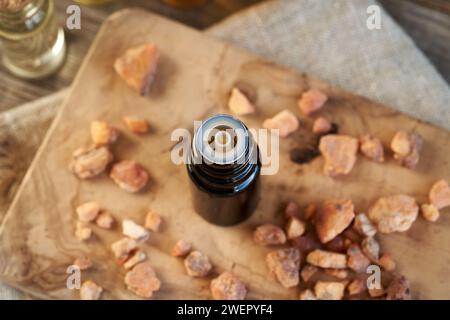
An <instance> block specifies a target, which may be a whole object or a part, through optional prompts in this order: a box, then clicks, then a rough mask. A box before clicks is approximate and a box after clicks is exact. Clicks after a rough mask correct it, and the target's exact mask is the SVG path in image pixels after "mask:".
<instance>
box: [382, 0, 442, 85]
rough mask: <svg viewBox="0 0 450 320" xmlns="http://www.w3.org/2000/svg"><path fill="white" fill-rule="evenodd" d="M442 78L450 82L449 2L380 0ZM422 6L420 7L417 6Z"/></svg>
mask: <svg viewBox="0 0 450 320" xmlns="http://www.w3.org/2000/svg"><path fill="white" fill-rule="evenodd" d="M380 2H381V3H382V4H383V6H384V8H385V9H386V10H387V11H388V12H389V13H390V14H391V15H392V17H393V18H394V19H395V21H397V23H398V24H399V25H400V26H401V27H402V28H403V29H404V30H405V31H406V33H408V34H409V35H410V36H411V38H412V39H413V40H414V41H415V43H416V44H417V46H418V47H419V48H420V49H421V50H422V51H423V52H424V53H425V55H426V56H427V57H428V59H430V61H431V63H433V64H434V66H435V67H436V70H437V71H438V72H439V73H440V74H441V75H442V77H443V78H444V79H445V80H446V81H447V83H449V82H450V2H449V1H429V0H419V1H418V0H415V1H413V2H411V1H406V0H396V1H388V0H380ZM418 4H420V5H418Z"/></svg>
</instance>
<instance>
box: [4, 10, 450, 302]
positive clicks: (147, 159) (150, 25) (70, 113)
mask: <svg viewBox="0 0 450 320" xmlns="http://www.w3.org/2000/svg"><path fill="white" fill-rule="evenodd" d="M147 41H152V42H155V43H156V44H157V45H158V46H159V47H160V49H161V52H162V59H161V64H160V69H159V71H158V75H157V79H156V83H155V85H154V87H153V88H152V92H151V94H150V96H149V97H145V98H143V97H139V96H137V95H136V94H135V93H134V92H133V91H132V90H131V89H130V88H128V87H127V86H126V85H125V83H124V81H122V80H121V79H120V78H119V77H118V76H117V75H116V74H115V72H114V70H113V68H112V65H113V62H114V60H115V59H116V57H117V56H118V55H120V54H121V53H123V52H124V51H125V50H126V49H127V48H129V47H131V46H134V45H139V44H142V43H145V42H147ZM317 63H320V61H317ZM236 84H239V85H241V86H245V87H246V88H247V89H249V90H250V91H251V94H252V96H253V98H254V99H255V103H256V105H257V108H258V112H257V114H256V115H252V116H248V117H243V118H242V120H244V121H245V123H246V124H247V125H248V126H249V127H252V128H259V127H261V123H262V121H263V119H265V118H267V117H270V116H273V115H274V114H275V113H276V112H278V111H279V110H282V109H285V108H287V109H290V110H292V111H293V112H294V113H296V114H297V115H298V117H299V118H300V121H301V129H300V130H299V131H298V132H297V133H295V134H293V135H292V136H291V137H289V138H288V139H284V140H282V141H281V146H280V169H279V173H278V174H277V175H273V176H264V177H262V185H263V193H262V198H261V200H260V203H259V206H258V208H257V210H256V212H255V213H254V215H253V216H252V217H251V219H249V220H248V221H246V222H245V223H242V224H240V225H239V226H236V227H231V228H222V227H217V226H213V225H210V224H208V223H206V222H205V221H204V220H202V219H201V218H200V217H199V216H198V215H197V214H196V213H195V212H194V211H193V209H192V207H191V202H190V195H189V192H188V191H189V189H188V177H187V174H186V169H185V167H184V166H182V165H180V166H177V165H174V164H173V163H172V162H171V159H170V150H171V148H172V146H173V145H174V142H172V141H171V139H170V135H171V132H172V131H173V130H174V129H175V128H188V129H192V128H193V121H194V120H202V119H205V118H206V117H208V116H209V115H212V114H215V113H219V112H227V109H226V104H227V99H228V96H229V92H230V89H231V88H232V87H233V86H235V85H236ZM312 87H313V88H320V89H321V90H323V91H325V92H326V93H327V94H328V95H329V96H330V100H329V102H327V104H326V107H325V108H324V110H323V111H321V114H322V115H325V116H327V117H329V118H330V119H332V120H333V122H335V123H337V124H338V125H339V132H340V133H344V134H350V135H353V136H358V135H360V134H364V133H372V134H374V135H375V136H378V137H380V138H381V139H382V141H383V143H384V144H385V145H386V146H387V145H389V141H390V139H391V138H392V136H393V135H394V133H395V131H396V130H398V129H405V130H416V131H417V132H419V133H420V134H422V135H423V137H424V139H425V145H424V148H423V152H422V159H421V161H420V164H419V166H418V168H417V169H416V170H408V169H405V168H402V167H400V166H399V165H397V164H396V163H395V162H394V161H393V160H392V157H391V155H388V157H387V158H388V160H387V162H386V163H385V164H381V165H380V164H377V163H374V162H371V161H368V160H365V159H363V158H362V157H360V158H359V160H358V162H357V164H356V166H355V168H354V169H353V171H352V172H351V174H350V175H348V176H346V177H343V178H338V179H333V178H330V177H326V176H324V175H323V174H322V167H323V159H322V158H321V157H317V158H315V159H314V160H312V161H311V162H310V163H308V164H305V165H299V164H295V163H293V162H291V160H290V159H289V151H290V150H291V149H292V148H294V147H297V146H305V145H307V144H311V141H313V136H312V134H311V133H310V131H311V126H312V120H311V119H306V118H304V117H303V116H302V115H301V114H300V113H299V112H298V109H297V106H296V102H297V99H298V97H299V96H300V95H301V93H302V92H303V91H305V90H307V89H308V88H312ZM411 107H414V106H411ZM129 114H136V115H140V116H143V117H146V118H148V119H150V122H151V125H152V127H153V130H152V133H151V134H149V135H146V136H136V135H133V134H130V133H128V132H127V131H126V129H125V128H124V125H123V123H122V120H121V119H122V117H123V116H124V115H129ZM95 119H104V120H107V121H110V122H111V123H113V124H115V125H116V126H118V127H119V128H120V129H122V131H123V135H122V138H121V139H120V141H119V142H118V143H117V145H115V146H114V150H113V151H114V154H115V155H116V158H117V159H135V160H138V161H139V162H141V163H142V164H143V165H144V166H145V167H146V168H147V169H148V170H149V171H150V173H151V176H152V180H153V182H152V184H151V186H150V187H149V188H147V189H146V190H145V191H144V192H141V193H139V194H129V193H127V192H125V191H123V190H121V189H119V188H118V187H117V186H116V185H115V184H114V183H113V182H112V181H111V180H110V179H109V178H108V176H107V175H106V174H104V175H102V176H100V177H98V178H96V179H93V180H89V181H80V180H78V179H77V178H75V177H74V176H73V175H72V174H71V173H70V172H69V171H68V164H69V162H70V160H71V155H72V152H73V151H74V150H75V149H77V148H78V147H82V146H89V144H90V135H89V124H90V122H91V121H92V120H95ZM449 154H450V133H449V132H447V131H445V130H442V129H438V128H435V127H433V126H431V125H428V124H426V123H423V122H421V121H418V120H415V119H412V118H409V117H407V116H405V115H403V114H400V113H398V112H396V111H394V110H392V109H390V108H388V107H385V106H382V105H379V104H377V103H374V102H371V101H369V100H367V99H365V98H362V97H359V96H355V95H352V94H350V93H348V92H344V91H342V90H340V89H337V88H333V87H331V86H329V85H327V84H325V83H323V82H320V81H318V80H315V79H313V78H311V77H309V76H307V75H305V74H299V73H296V72H293V71H290V70H287V69H286V68H284V67H280V66H277V65H274V64H272V63H270V62H267V61H264V60H262V59H260V58H258V57H255V56H253V55H251V54H248V53H246V52H243V51H241V50H239V49H237V48H233V47H232V46H230V45H228V44H226V43H223V42H219V41H217V40H214V39H210V38H208V37H206V36H204V35H203V34H201V33H200V32H197V31H194V30H191V29H189V28H187V27H185V26H182V25H179V24H177V23H174V22H172V21H168V20H166V19H163V18H161V17H158V16H156V15H154V14H151V13H148V12H144V11H139V10H125V11H121V12H119V13H116V14H114V15H113V16H111V17H110V18H109V19H108V20H107V21H106V23H105V24H104V26H103V28H102V29H101V31H100V32H99V34H98V36H97V39H96V41H95V43H94V44H93V46H92V48H91V50H90V53H89V54H88V56H87V58H86V60H85V62H84V64H83V66H82V68H81V70H80V72H79V74H78V76H77V78H76V80H75V82H74V84H73V87H72V90H71V92H70V94H69V95H68V97H67V99H66V100H65V103H64V105H63V107H62V108H61V110H60V113H59V114H58V116H57V118H56V120H55V122H54V124H53V125H52V128H51V129H50V131H49V134H48V136H47V137H46V139H45V141H44V143H43V145H42V147H41V148H40V150H39V152H38V155H37V156H36V158H35V160H34V162H33V164H32V166H31V169H30V170H29V171H28V173H27V175H26V177H25V179H24V182H23V184H22V186H21V188H20V190H19V192H18V195H17V197H16V198H15V200H14V202H13V204H12V206H11V208H10V210H9V212H8V213H7V215H6V217H5V220H4V222H3V224H2V226H1V228H0V274H1V279H2V280H3V281H6V282H8V283H10V284H11V285H13V286H15V287H18V288H20V289H22V290H24V291H26V292H28V293H30V294H32V295H35V296H37V297H41V298H68V299H71V298H78V292H77V291H76V290H69V289H66V278H67V274H66V273H65V272H66V268H67V266H68V265H70V264H71V263H72V261H73V260H74V259H75V258H76V257H79V256H81V255H87V256H90V257H91V258H92V259H93V261H94V264H95V266H94V268H93V269H92V270H89V271H84V272H83V274H82V279H83V280H86V279H93V280H94V281H96V282H97V283H99V284H100V285H102V286H103V287H104V288H105V293H104V295H103V297H104V298H135V296H134V295H133V294H132V293H130V292H129V291H127V290H126V288H125V286H124V284H123V278H124V271H123V269H122V268H121V267H119V266H118V265H116V263H115V262H114V259H113V257H112V254H111V252H110V244H111V243H112V242H114V241H116V240H118V239H120V238H121V235H120V227H118V226H117V227H116V229H115V230H114V231H106V230H100V229H98V228H95V227H94V231H95V234H96V238H95V239H94V240H92V241H90V242H88V243H80V242H79V241H77V240H76V239H75V237H74V227H75V222H76V214H75V210H74V208H75V207H76V206H77V205H79V204H81V203H83V202H85V201H89V200H97V201H99V202H100V204H101V205H102V206H103V207H105V208H106V209H108V210H110V211H111V212H112V213H113V214H114V216H115V217H116V218H117V220H118V221H121V220H122V219H124V218H131V219H134V220H135V221H137V222H140V223H143V220H144V216H145V213H146V211H147V210H148V209H149V208H152V209H154V210H155V211H157V212H159V213H160V214H161V215H162V216H163V217H164V219H165V223H164V227H163V231H162V232H161V233H158V234H152V236H151V238H150V240H148V241H147V242H146V244H145V245H144V248H145V251H146V252H147V254H148V257H149V260H150V261H151V262H152V264H153V265H154V267H155V269H156V272H157V274H158V275H159V277H160V278H161V281H162V288H161V290H160V291H159V292H158V293H157V294H156V295H155V298H156V299H168V298H172V299H203V298H209V297H210V294H209V281H210V279H211V278H209V279H192V278H190V277H188V276H187V275H186V273H185V270H184V267H183V261H182V260H180V259H177V258H173V257H171V256H170V255H169V254H168V252H169V251H170V249H171V247H172V246H173V244H174V243H175V242H176V241H177V240H178V239H185V240H188V241H191V242H192V243H193V246H194V247H195V248H196V249H198V250H200V251H202V252H204V253H206V254H207V255H209V256H210V258H211V260H212V262H213V264H214V266H215V271H214V274H215V275H217V274H218V273H219V272H221V271H223V270H230V271H232V272H234V273H235V274H237V275H238V276H239V277H241V278H242V280H243V281H244V282H245V283H246V284H247V285H248V288H249V294H248V298H254V299H269V298H273V299H296V298H297V297H298V292H299V289H298V288H296V289H290V290H287V289H284V288H282V287H281V286H280V285H279V284H278V283H277V282H276V281H275V280H274V279H272V278H270V277H269V276H268V270H267V268H266V266H265V263H264V259H265V255H266V253H267V252H268V251H269V250H270V249H267V248H261V247H258V246H257V245H255V244H254V243H253V241H252V230H253V229H254V228H255V226H257V225H259V224H261V223H263V222H273V223H278V224H280V225H281V224H282V223H283V218H282V208H283V206H284V204H285V203H286V201H288V200H289V199H294V200H296V201H297V202H298V203H299V204H301V205H306V204H308V203H310V202H320V201H322V200H324V199H328V198H335V197H349V198H351V199H353V201H354V203H355V206H356V209H357V211H358V212H361V211H365V210H366V209H367V207H368V205H370V204H371V203H372V202H373V201H374V200H376V199H377V198H378V197H380V196H384V195H391V194H394V193H407V194H410V195H412V196H414V197H416V199H417V200H418V201H419V202H423V201H426V195H427V193H428V190H429V188H430V186H431V185H432V183H433V182H434V181H435V180H437V179H439V178H445V179H447V180H450V163H449ZM381 242H382V247H383V250H384V251H387V252H390V253H391V254H392V255H393V256H394V258H395V259H396V261H397V262H398V269H399V271H400V272H401V273H403V274H405V275H406V276H407V277H408V278H409V279H410V280H411V284H412V291H413V296H414V297H415V298H442V299H445V298H447V299H448V298H450V289H449V286H448V284H449V283H450V276H449V274H450V247H449V244H450V212H449V210H448V209H446V210H443V211H442V217H441V219H440V220H439V221H438V222H437V223H428V222H425V221H424V220H423V219H421V218H418V220H417V222H415V224H414V225H413V227H412V228H411V229H410V230H409V231H408V232H406V233H402V234H392V235H383V236H381ZM212 276H214V275H212Z"/></svg>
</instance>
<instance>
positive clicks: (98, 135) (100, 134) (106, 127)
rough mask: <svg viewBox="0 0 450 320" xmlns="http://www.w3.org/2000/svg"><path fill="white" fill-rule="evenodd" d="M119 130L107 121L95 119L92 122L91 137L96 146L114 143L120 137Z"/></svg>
mask: <svg viewBox="0 0 450 320" xmlns="http://www.w3.org/2000/svg"><path fill="white" fill-rule="evenodd" d="M119 135H120V133H119V130H117V129H116V128H114V127H113V126H111V125H110V124H109V123H108V122H106V121H93V122H92V123H91V137H92V141H93V142H94V144H95V145H96V146H104V145H108V144H113V143H114V142H116V141H117V139H119Z"/></svg>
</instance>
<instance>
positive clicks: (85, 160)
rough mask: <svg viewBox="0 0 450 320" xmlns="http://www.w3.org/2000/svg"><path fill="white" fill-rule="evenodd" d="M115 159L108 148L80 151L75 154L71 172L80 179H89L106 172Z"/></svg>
mask: <svg viewBox="0 0 450 320" xmlns="http://www.w3.org/2000/svg"><path fill="white" fill-rule="evenodd" d="M113 159H114V157H113V155H112V153H111V151H109V149H108V148H107V147H98V148H96V147H93V148H90V149H82V148H80V149H78V150H76V151H75V152H74V154H73V160H72V162H71V164H70V167H69V168H70V170H71V171H72V172H73V173H74V174H75V175H76V176H77V177H78V178H80V179H89V178H93V177H96V176H98V175H100V174H101V173H102V172H103V171H105V169H106V167H107V166H108V164H110V163H111V162H112V161H113Z"/></svg>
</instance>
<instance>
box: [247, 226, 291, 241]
mask: <svg viewBox="0 0 450 320" xmlns="http://www.w3.org/2000/svg"><path fill="white" fill-rule="evenodd" d="M253 239H254V240H255V243H257V244H259V245H262V246H271V245H278V244H283V243H285V242H286V235H285V234H284V231H283V229H281V228H280V227H278V226H275V225H273V224H263V225H261V226H259V227H258V228H256V230H255V232H254V233H253Z"/></svg>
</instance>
